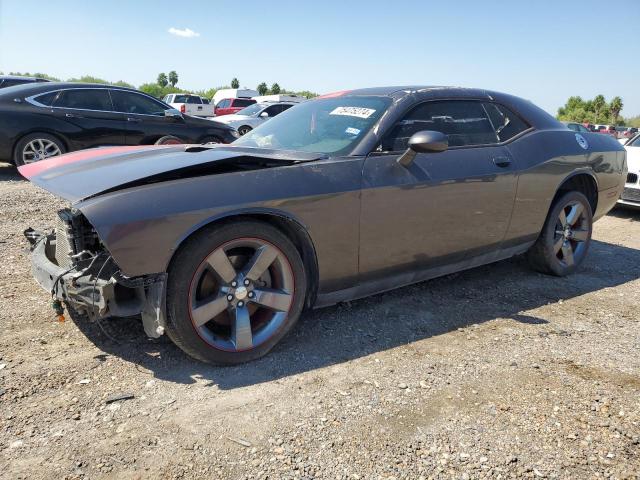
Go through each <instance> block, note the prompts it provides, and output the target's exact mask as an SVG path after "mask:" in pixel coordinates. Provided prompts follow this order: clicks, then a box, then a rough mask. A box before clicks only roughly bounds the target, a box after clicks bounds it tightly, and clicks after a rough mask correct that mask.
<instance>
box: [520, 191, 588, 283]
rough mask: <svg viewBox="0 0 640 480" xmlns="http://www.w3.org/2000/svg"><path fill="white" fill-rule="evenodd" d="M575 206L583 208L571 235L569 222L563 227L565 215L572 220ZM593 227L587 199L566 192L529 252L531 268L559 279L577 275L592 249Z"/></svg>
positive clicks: (571, 228)
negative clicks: (562, 218)
mask: <svg viewBox="0 0 640 480" xmlns="http://www.w3.org/2000/svg"><path fill="white" fill-rule="evenodd" d="M573 205H580V207H581V209H582V213H581V214H580V216H579V217H578V218H577V220H576V221H575V222H574V223H573V224H572V225H569V227H568V229H569V231H568V233H567V224H568V222H567V224H564V225H565V226H564V227H563V223H562V221H561V216H563V215H564V217H565V218H567V221H568V220H570V219H569V218H568V217H567V216H568V215H570V214H571V212H572V208H573V207H572V206H573ZM578 223H579V225H578ZM592 228H593V212H592V211H591V204H590V203H589V200H587V197H585V196H584V195H583V194H582V193H580V192H568V193H565V194H564V195H562V196H561V197H560V198H558V199H557V200H556V201H555V203H554V204H553V205H552V206H551V210H550V211H549V215H548V216H547V219H546V220H545V223H544V226H543V227H542V232H540V236H539V237H538V240H537V241H536V243H535V244H534V245H533V246H532V247H531V248H530V249H529V251H528V252H527V259H528V260H529V265H530V266H531V268H533V269H534V270H537V271H538V272H542V273H547V274H550V275H556V276H558V277H564V276H566V275H569V274H571V273H573V272H575V270H576V269H577V268H578V267H579V266H580V264H581V263H582V261H583V260H584V258H585V257H586V255H587V252H588V250H589V245H590V243H591V233H592ZM578 238H580V239H581V240H578ZM558 245H560V249H559V250H557V247H558ZM567 248H570V249H571V252H569V250H567ZM565 252H567V253H565Z"/></svg>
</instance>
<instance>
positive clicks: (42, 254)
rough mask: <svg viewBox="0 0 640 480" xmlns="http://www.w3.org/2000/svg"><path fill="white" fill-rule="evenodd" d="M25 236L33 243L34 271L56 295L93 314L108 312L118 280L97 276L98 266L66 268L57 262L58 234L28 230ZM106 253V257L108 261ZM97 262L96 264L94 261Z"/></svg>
mask: <svg viewBox="0 0 640 480" xmlns="http://www.w3.org/2000/svg"><path fill="white" fill-rule="evenodd" d="M25 236H26V237H27V239H28V240H29V242H30V243H31V249H32V250H31V271H32V273H33V276H34V278H35V279H36V281H37V282H38V284H39V285H40V286H41V287H42V288H44V289H45V290H46V291H47V292H49V293H51V296H52V297H53V298H56V299H58V300H60V301H62V302H66V303H68V304H70V305H71V306H73V308H74V309H75V310H77V311H79V312H82V313H87V314H88V315H89V316H90V317H92V318H94V317H98V318H104V317H107V316H110V315H109V312H108V301H109V300H110V299H112V298H114V287H115V283H116V282H115V281H114V280H113V279H109V280H104V279H100V278H98V277H97V276H96V275H94V274H92V272H93V273H95V268H92V269H84V270H82V269H81V270H76V267H72V268H71V269H65V268H62V267H60V266H59V265H57V264H55V263H54V262H53V261H52V260H51V259H52V258H55V256H54V251H55V234H44V233H40V232H35V231H33V230H27V231H26V232H25ZM106 259H107V257H104V259H103V264H104V261H106ZM94 266H95V264H94Z"/></svg>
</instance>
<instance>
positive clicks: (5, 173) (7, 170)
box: [0, 161, 24, 182]
mask: <svg viewBox="0 0 640 480" xmlns="http://www.w3.org/2000/svg"><path fill="white" fill-rule="evenodd" d="M11 180H24V177H22V175H20V174H19V173H18V169H17V168H16V167H15V165H14V164H12V163H5V162H2V161H0V182H6V181H11Z"/></svg>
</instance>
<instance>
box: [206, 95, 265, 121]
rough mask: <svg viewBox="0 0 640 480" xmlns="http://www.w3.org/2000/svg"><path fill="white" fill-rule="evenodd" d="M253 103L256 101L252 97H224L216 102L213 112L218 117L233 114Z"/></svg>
mask: <svg viewBox="0 0 640 480" xmlns="http://www.w3.org/2000/svg"><path fill="white" fill-rule="evenodd" d="M254 103H256V101H255V100H254V99H252V98H225V99H224V100H220V101H219V102H218V104H217V105H216V108H215V110H214V112H215V115H216V117H220V116H222V115H233V114H234V113H236V112H239V111H240V110H242V109H243V108H245V107H248V106H249V105H253V104H254Z"/></svg>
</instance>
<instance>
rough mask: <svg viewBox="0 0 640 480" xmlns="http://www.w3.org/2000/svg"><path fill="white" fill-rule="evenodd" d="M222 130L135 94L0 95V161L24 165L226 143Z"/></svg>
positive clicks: (89, 88)
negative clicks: (109, 150) (132, 148)
mask: <svg viewBox="0 0 640 480" xmlns="http://www.w3.org/2000/svg"><path fill="white" fill-rule="evenodd" d="M236 137H237V133H235V132H234V130H233V129H232V128H230V127H228V126H226V125H223V124H220V123H218V122H214V121H211V120H205V119H200V118H195V117H191V116H187V115H182V114H181V113H180V112H179V111H177V110H175V109H173V108H171V107H170V106H169V105H167V104H165V103H163V102H161V101H159V100H157V99H155V98H153V97H151V96H149V95H146V94H144V93H142V92H139V91H137V90H132V89H128V88H120V87H114V86H107V85H99V84H98V85H93V84H79V83H50V82H47V83H37V84H25V85H18V86H15V87H9V88H6V89H2V90H0V160H4V161H12V162H13V163H15V164H16V165H25V164H28V163H32V162H37V161H40V160H43V159H46V158H49V157H54V156H56V155H60V154H62V153H65V152H71V151H74V150H81V149H85V148H91V147H100V146H106V145H153V144H155V143H158V142H159V143H161V144H167V143H207V142H213V143H230V142H232V141H234V140H235V139H236Z"/></svg>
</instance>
